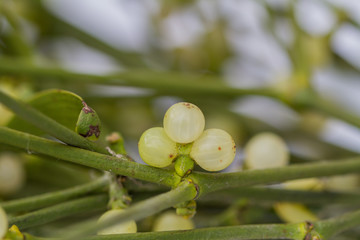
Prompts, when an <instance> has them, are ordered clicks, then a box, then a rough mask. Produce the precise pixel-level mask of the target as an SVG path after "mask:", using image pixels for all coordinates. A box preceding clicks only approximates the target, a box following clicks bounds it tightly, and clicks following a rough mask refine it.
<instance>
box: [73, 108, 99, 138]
mask: <svg viewBox="0 0 360 240" xmlns="http://www.w3.org/2000/svg"><path fill="white" fill-rule="evenodd" d="M82 103H83V105H84V107H83V108H82V110H81V112H80V114H79V118H78V121H77V123H76V128H75V131H76V132H77V133H78V134H79V135H81V136H83V137H85V138H87V139H89V140H91V141H96V140H97V139H98V138H99V137H100V130H101V122H100V119H99V116H98V115H97V113H96V112H95V111H94V110H93V109H92V108H91V107H89V106H88V105H87V104H86V103H85V102H84V101H82Z"/></svg>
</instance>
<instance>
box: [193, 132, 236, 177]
mask: <svg viewBox="0 0 360 240" xmlns="http://www.w3.org/2000/svg"><path fill="white" fill-rule="evenodd" d="M235 152H236V148H235V143H234V140H233V139H232V137H231V136H230V135H229V134H228V133H227V132H225V131H224V130H221V129H208V130H206V131H204V133H203V134H202V135H201V136H200V137H199V138H198V139H197V140H196V141H195V142H194V144H193V146H192V149H191V152H190V156H191V158H192V159H194V161H195V162H196V163H197V164H198V165H199V166H200V167H201V168H203V169H205V170H207V171H220V170H223V169H224V168H226V167H228V166H229V165H230V164H231V163H232V161H233V160H234V157H235Z"/></svg>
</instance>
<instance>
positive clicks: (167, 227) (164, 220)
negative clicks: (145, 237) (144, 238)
mask: <svg viewBox="0 0 360 240" xmlns="http://www.w3.org/2000/svg"><path fill="white" fill-rule="evenodd" d="M193 228H194V223H193V221H192V220H191V219H187V218H184V217H182V216H179V215H176V213H173V212H166V213H164V214H162V215H161V216H159V217H158V218H157V219H156V220H155V223H154V226H153V231H154V232H160V231H176V230H189V229H193Z"/></svg>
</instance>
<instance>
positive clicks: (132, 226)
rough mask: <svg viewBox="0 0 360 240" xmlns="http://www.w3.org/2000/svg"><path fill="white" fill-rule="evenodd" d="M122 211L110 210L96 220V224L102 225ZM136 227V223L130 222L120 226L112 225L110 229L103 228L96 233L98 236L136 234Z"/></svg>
mask: <svg viewBox="0 0 360 240" xmlns="http://www.w3.org/2000/svg"><path fill="white" fill-rule="evenodd" d="M123 211H124V210H123V209H112V210H109V211H107V212H105V213H104V214H103V215H102V216H101V217H100V218H99V220H98V223H102V222H104V221H106V220H108V219H111V218H113V217H116V216H118V215H119V214H121V213H122V212H123ZM136 231H137V227H136V222H135V221H133V220H131V221H128V222H123V223H120V224H116V225H113V226H111V227H108V228H105V229H103V230H101V231H99V232H98V235H108V234H122V233H136Z"/></svg>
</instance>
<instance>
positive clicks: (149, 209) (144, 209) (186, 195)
mask: <svg viewBox="0 0 360 240" xmlns="http://www.w3.org/2000/svg"><path fill="white" fill-rule="evenodd" d="M197 194H198V193H197V189H196V187H195V185H194V184H193V183H192V182H188V181H184V182H182V183H181V184H179V186H178V187H176V188H174V189H172V190H171V191H169V192H166V193H163V194H160V195H158V196H155V197H152V198H149V199H147V200H144V201H142V202H139V203H136V204H134V205H132V206H131V207H129V208H127V209H126V210H125V211H124V212H123V213H122V214H120V215H118V216H115V217H112V218H111V219H108V220H106V221H104V222H102V223H100V224H97V225H96V226H94V225H93V224H90V225H87V226H84V227H78V229H81V230H78V231H76V232H75V233H72V234H70V235H71V236H68V238H69V239H80V238H81V239H82V238H83V237H84V236H86V235H90V234H93V233H96V232H97V231H100V230H102V229H105V228H107V227H110V226H111V225H113V224H118V223H121V222H124V221H129V219H132V220H134V221H137V220H140V219H143V218H145V217H148V216H151V215H153V214H155V213H158V212H160V211H162V210H165V209H167V208H169V207H172V206H174V205H176V204H179V203H182V202H185V201H189V200H192V199H194V198H195V197H196V196H197Z"/></svg>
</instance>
